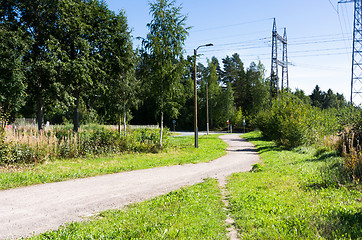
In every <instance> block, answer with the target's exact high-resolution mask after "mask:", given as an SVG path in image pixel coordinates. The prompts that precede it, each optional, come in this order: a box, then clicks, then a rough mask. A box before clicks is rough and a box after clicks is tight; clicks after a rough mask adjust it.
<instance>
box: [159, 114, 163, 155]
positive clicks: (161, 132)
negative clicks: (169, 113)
mask: <svg viewBox="0 0 362 240" xmlns="http://www.w3.org/2000/svg"><path fill="white" fill-rule="evenodd" d="M162 134H163V112H161V124H160V148H161V149H162Z"/></svg>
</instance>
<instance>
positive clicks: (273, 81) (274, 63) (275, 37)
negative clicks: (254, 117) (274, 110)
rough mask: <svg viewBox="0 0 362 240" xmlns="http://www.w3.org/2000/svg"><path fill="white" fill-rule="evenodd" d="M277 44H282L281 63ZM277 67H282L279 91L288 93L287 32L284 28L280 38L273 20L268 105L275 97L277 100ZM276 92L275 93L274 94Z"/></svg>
mask: <svg viewBox="0 0 362 240" xmlns="http://www.w3.org/2000/svg"><path fill="white" fill-rule="evenodd" d="M278 42H281V43H282V44H283V56H282V61H280V60H279V59H278ZM278 66H281V67H282V84H281V91H282V93H283V92H284V91H288V89H289V80H288V51H287V30H286V28H284V36H283V37H282V36H280V35H279V34H278V31H277V25H276V21H275V18H274V23H273V32H272V57H271V73H270V104H271V103H272V99H273V97H274V96H275V95H276V96H277V98H278V99H279V77H278ZM275 90H276V92H275Z"/></svg>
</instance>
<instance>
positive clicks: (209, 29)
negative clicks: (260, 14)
mask: <svg viewBox="0 0 362 240" xmlns="http://www.w3.org/2000/svg"><path fill="white" fill-rule="evenodd" d="M271 19H273V18H265V19H259V20H254V21H248V22H241V23H236V24H230V25H223V26H218V27H213V28H205V29H199V30H194V31H190V33H195V32H205V31H211V30H217V29H222V28H229V27H237V26H241V25H246V24H251V23H258V22H264V21H269V20H271Z"/></svg>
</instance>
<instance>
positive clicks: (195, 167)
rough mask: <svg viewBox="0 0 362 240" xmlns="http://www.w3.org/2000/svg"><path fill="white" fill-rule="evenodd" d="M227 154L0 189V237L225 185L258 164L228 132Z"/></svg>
mask: <svg viewBox="0 0 362 240" xmlns="http://www.w3.org/2000/svg"><path fill="white" fill-rule="evenodd" d="M220 138H221V139H222V140H223V141H225V142H226V143H228V144H229V147H228V149H227V154H226V155H225V156H223V157H221V158H219V159H216V160H214V161H212V162H209V163H199V164H186V165H177V166H169V167H159V168H152V169H145V170H137V171H132V172H124V173H118V174H111V175H104V176H98V177H91V178H84V179H76V180H71V181H65V182H58V183H49V184H43V185H35V186H30V187H22V188H17V189H10V190H4V191H0V239H9V238H19V237H25V236H31V235H32V234H33V233H35V234H39V233H42V232H45V231H47V230H51V229H57V228H58V227H59V226H60V225H62V224H65V223H67V222H73V221H80V220H82V219H84V218H86V217H88V216H90V215H92V214H95V213H97V212H99V211H104V210H107V209H119V208H122V207H124V206H125V205H127V204H130V203H135V202H141V201H144V200H146V199H150V198H153V197H156V196H159V195H162V194H166V193H168V192H170V191H173V190H176V189H179V188H180V187H182V186H189V185H193V184H196V183H199V182H202V181H203V179H205V178H207V177H211V178H217V179H219V180H220V181H225V177H226V176H229V175H230V174H232V173H235V172H243V171H249V170H250V169H251V165H252V164H254V163H256V162H257V161H259V156H258V154H257V152H256V151H255V148H254V146H253V145H252V144H251V143H249V142H247V141H246V140H244V139H241V138H240V137H239V134H228V135H223V136H221V137H220Z"/></svg>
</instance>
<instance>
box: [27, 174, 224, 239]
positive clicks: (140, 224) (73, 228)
mask: <svg viewBox="0 0 362 240" xmlns="http://www.w3.org/2000/svg"><path fill="white" fill-rule="evenodd" d="M222 207H223V203H222V201H221V193H220V189H219V187H218V183H217V181H216V180H214V179H208V180H206V181H205V182H204V183H200V184H197V185H195V186H192V187H187V188H182V189H181V190H178V191H174V192H171V193H169V194H167V195H164V196H160V197H157V198H154V199H152V200H149V201H146V202H143V203H139V204H134V205H131V206H129V207H127V208H125V209H124V210H117V211H116V210H112V211H106V212H103V213H101V214H99V215H98V216H96V217H94V218H92V219H90V221H86V222H81V223H71V224H69V225H67V226H64V227H61V228H60V229H59V230H57V231H50V232H47V233H44V234H42V235H39V236H36V237H34V238H32V239H227V238H226V230H225V224H224V223H225V219H226V213H225V211H224V210H223V209H222Z"/></svg>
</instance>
